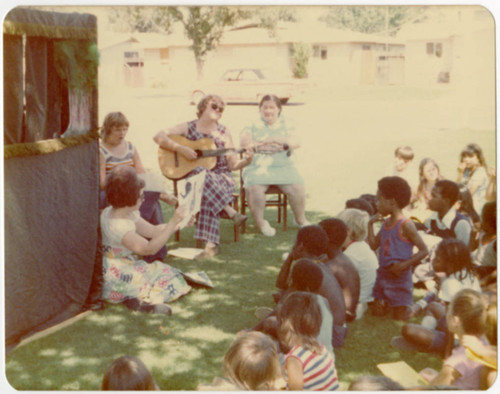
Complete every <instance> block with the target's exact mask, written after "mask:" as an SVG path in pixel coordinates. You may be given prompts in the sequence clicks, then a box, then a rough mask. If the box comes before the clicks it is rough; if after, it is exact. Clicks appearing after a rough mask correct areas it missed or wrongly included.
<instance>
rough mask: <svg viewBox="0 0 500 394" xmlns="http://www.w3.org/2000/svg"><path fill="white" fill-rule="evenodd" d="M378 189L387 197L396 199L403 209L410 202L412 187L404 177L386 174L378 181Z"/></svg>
mask: <svg viewBox="0 0 500 394" xmlns="http://www.w3.org/2000/svg"><path fill="white" fill-rule="evenodd" d="M378 190H379V191H380V193H381V194H382V195H383V196H384V197H385V198H387V199H394V200H395V201H396V204H397V205H398V207H399V208H401V209H403V208H404V207H406V206H407V205H408V204H409V203H410V198H411V187H410V185H409V184H408V182H407V181H406V180H405V179H404V178H401V177H399V176H386V177H384V178H382V179H380V180H379V181H378Z"/></svg>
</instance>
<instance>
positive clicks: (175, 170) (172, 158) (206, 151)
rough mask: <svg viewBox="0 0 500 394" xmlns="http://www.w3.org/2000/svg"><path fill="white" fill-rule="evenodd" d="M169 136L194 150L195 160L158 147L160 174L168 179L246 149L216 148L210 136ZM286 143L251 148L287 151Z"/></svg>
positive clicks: (211, 166)
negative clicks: (196, 137) (195, 138)
mask: <svg viewBox="0 0 500 394" xmlns="http://www.w3.org/2000/svg"><path fill="white" fill-rule="evenodd" d="M169 138H170V139H171V140H172V141H174V142H176V143H178V144H180V145H183V146H187V147H189V148H191V149H193V150H194V151H195V152H196V155H197V158H196V159H195V160H188V159H186V158H185V157H184V156H183V155H182V154H180V153H178V152H174V151H171V150H168V149H163V148H159V149H158V161H159V164H160V170H161V172H162V174H163V175H164V176H165V177H167V178H168V179H172V180H179V179H182V178H185V177H186V176H187V175H188V174H189V173H190V172H191V171H193V170H194V169H195V168H196V167H205V168H206V169H207V170H211V169H212V168H214V167H215V165H216V164H217V156H224V155H229V154H240V153H242V152H245V151H247V150H248V149H235V148H217V147H216V146H215V142H214V141H213V140H212V139H211V138H208V137H207V138H200V139H199V140H196V141H192V140H189V139H187V138H186V137H184V136H181V135H170V136H169ZM288 149H289V148H288V145H286V144H277V143H270V144H260V145H256V146H254V147H252V148H251V150H252V151H253V152H254V153H261V154H274V153H277V152H282V151H285V150H286V151H288Z"/></svg>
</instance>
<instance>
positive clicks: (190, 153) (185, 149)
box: [177, 145, 198, 160]
mask: <svg viewBox="0 0 500 394" xmlns="http://www.w3.org/2000/svg"><path fill="white" fill-rule="evenodd" d="M177 152H178V153H180V154H181V155H182V156H184V157H185V158H186V159H188V160H196V159H197V158H198V155H197V154H196V152H195V151H194V149H192V148H190V147H189V146H185V145H181V146H179V148H177Z"/></svg>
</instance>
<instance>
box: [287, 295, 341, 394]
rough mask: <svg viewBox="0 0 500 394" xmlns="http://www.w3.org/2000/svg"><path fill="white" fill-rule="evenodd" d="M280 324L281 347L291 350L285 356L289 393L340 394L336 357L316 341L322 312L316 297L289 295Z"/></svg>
mask: <svg viewBox="0 0 500 394" xmlns="http://www.w3.org/2000/svg"><path fill="white" fill-rule="evenodd" d="M278 320H279V338H280V343H282V344H283V345H282V346H286V347H288V351H287V353H286V356H285V378H286V381H287V388H288V390H307V391H319V390H329V391H330V390H337V389H338V387H339V380H338V377H337V370H336V368H335V358H334V355H333V354H332V353H331V352H329V351H328V350H327V349H326V348H325V347H324V346H323V345H320V344H319V343H318V341H317V337H318V334H319V330H320V326H321V311H320V308H319V305H318V302H317V301H316V297H315V296H314V294H312V293H308V292H293V293H290V294H288V295H287V296H286V298H285V299H284V300H283V303H282V305H281V307H280V308H279V312H278Z"/></svg>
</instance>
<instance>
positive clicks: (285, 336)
mask: <svg viewBox="0 0 500 394" xmlns="http://www.w3.org/2000/svg"><path fill="white" fill-rule="evenodd" d="M277 317H278V323H279V328H278V337H279V340H280V343H283V344H284V345H285V346H286V347H288V348H292V347H293V346H294V345H301V346H302V347H304V348H306V349H307V350H310V351H316V352H318V351H320V349H321V348H320V345H319V343H318V339H317V338H318V335H319V332H320V328H321V322H322V316H321V309H320V306H319V304H318V301H317V298H316V295H315V294H313V293H310V292H306V291H293V292H291V293H288V294H287V295H286V296H285V298H284V299H283V300H282V301H281V302H280V306H279V308H278V316H277Z"/></svg>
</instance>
